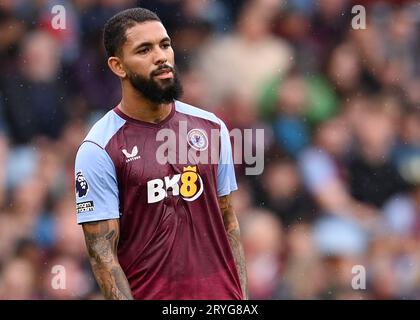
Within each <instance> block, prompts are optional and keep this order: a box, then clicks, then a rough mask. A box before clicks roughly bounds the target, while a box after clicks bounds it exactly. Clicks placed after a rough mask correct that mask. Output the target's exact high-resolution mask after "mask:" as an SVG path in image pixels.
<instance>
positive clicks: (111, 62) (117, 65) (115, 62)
mask: <svg viewBox="0 0 420 320" xmlns="http://www.w3.org/2000/svg"><path fill="white" fill-rule="evenodd" d="M108 66H109V68H110V69H111V71H112V72H114V73H115V74H116V75H117V76H118V77H119V78H125V76H126V75H127V73H126V72H125V70H124V67H123V64H122V62H121V59H120V58H118V57H109V58H108Z"/></svg>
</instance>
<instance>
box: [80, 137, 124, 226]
mask: <svg viewBox="0 0 420 320" xmlns="http://www.w3.org/2000/svg"><path fill="white" fill-rule="evenodd" d="M75 186H76V215H77V223H79V224H80V223H83V222H89V221H99V220H107V219H116V218H119V217H120V213H119V200H118V184H117V179H116V172H115V167H114V163H113V162H112V160H111V158H110V157H109V155H108V153H107V152H106V151H105V150H104V149H102V148H101V147H100V146H98V145H96V144H95V143H92V142H89V141H85V142H84V143H83V144H82V145H81V146H80V148H79V150H78V152H77V156H76V164H75Z"/></svg>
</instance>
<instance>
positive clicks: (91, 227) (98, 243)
mask: <svg viewBox="0 0 420 320" xmlns="http://www.w3.org/2000/svg"><path fill="white" fill-rule="evenodd" d="M82 227H83V233H84V235H85V242H86V247H87V249H88V252H89V256H90V258H91V260H92V262H96V263H110V262H112V261H113V260H114V259H115V258H116V255H117V246H118V240H119V236H120V225H119V219H109V220H102V221H94V222H86V223H83V224H82Z"/></svg>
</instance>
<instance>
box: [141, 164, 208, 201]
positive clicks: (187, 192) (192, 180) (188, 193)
mask: <svg viewBox="0 0 420 320" xmlns="http://www.w3.org/2000/svg"><path fill="white" fill-rule="evenodd" d="M169 190H172V195H173V196H181V198H182V199H184V200H185V201H194V200H196V199H197V198H198V197H199V196H200V195H201V194H202V193H203V190H204V186H203V180H202V179H201V177H200V175H199V174H198V173H197V167H196V166H188V167H184V170H183V172H182V173H181V174H176V175H174V176H172V177H170V176H166V177H165V178H164V179H160V178H157V179H153V180H150V181H148V182H147V203H155V202H159V201H162V200H163V199H165V198H166V197H167V196H168V191H169Z"/></svg>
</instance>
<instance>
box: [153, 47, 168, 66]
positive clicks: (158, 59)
mask: <svg viewBox="0 0 420 320" xmlns="http://www.w3.org/2000/svg"><path fill="white" fill-rule="evenodd" d="M155 52H156V53H155V64H157V65H160V64H164V63H166V62H167V61H168V58H167V57H166V52H165V51H163V50H162V48H160V47H158V48H157V49H156V51H155Z"/></svg>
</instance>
